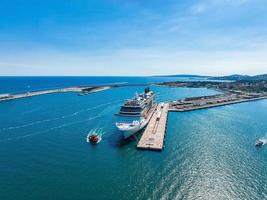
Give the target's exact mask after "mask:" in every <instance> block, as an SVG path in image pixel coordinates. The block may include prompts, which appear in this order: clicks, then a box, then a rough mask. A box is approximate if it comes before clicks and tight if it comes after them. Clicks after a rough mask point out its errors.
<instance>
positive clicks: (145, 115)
mask: <svg viewBox="0 0 267 200" xmlns="http://www.w3.org/2000/svg"><path fill="white" fill-rule="evenodd" d="M154 109H155V94H154V92H153V91H150V89H149V88H146V89H145V92H144V93H142V94H136V95H135V97H133V98H132V99H129V100H127V101H126V102H125V103H124V104H123V105H122V106H121V108H120V111H119V113H118V114H117V115H118V116H119V120H118V122H116V126H117V128H118V129H119V130H120V131H121V132H122V133H123V135H124V138H128V137H130V136H131V135H133V134H134V133H136V132H138V131H140V130H141V129H143V128H144V127H145V126H146V125H147V123H148V122H149V120H150V117H151V115H152V113H153V110H154Z"/></svg>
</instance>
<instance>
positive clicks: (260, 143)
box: [255, 139, 264, 147]
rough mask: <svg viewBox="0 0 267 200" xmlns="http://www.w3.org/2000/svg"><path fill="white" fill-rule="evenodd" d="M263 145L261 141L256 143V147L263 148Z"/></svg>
mask: <svg viewBox="0 0 267 200" xmlns="http://www.w3.org/2000/svg"><path fill="white" fill-rule="evenodd" d="M263 144H264V142H263V141H262V140H261V139H259V140H257V141H256V143H255V146H256V147H261V146H262V145H263Z"/></svg>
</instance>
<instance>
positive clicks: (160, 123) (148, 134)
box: [137, 92, 267, 151]
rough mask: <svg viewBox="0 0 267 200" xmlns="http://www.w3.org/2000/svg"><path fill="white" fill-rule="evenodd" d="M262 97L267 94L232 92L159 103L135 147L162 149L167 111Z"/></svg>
mask: <svg viewBox="0 0 267 200" xmlns="http://www.w3.org/2000/svg"><path fill="white" fill-rule="evenodd" d="M262 99H267V94H265V93H264V94H258V93H254V94H253V93H242V92H232V93H226V94H216V95H210V96H199V97H189V98H185V99H180V100H177V101H172V102H168V103H166V102H165V103H159V104H158V105H157V108H156V110H154V111H153V112H154V113H153V115H152V117H151V119H150V121H149V123H148V125H147V126H146V128H145V130H144V132H143V135H142V136H141V139H140V140H139V142H138V144H137V148H138V149H143V150H152V151H161V150H163V148H164V140H165V135H166V128H167V119H168V112H187V111H194V110H199V109H205V108H212V107H218V106H225V105H231V104H237V103H244V102H250V101H257V100H262Z"/></svg>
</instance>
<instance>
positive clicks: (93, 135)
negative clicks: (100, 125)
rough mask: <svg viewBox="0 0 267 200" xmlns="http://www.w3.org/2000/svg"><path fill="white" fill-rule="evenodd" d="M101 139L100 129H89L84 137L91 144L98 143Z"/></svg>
mask: <svg viewBox="0 0 267 200" xmlns="http://www.w3.org/2000/svg"><path fill="white" fill-rule="evenodd" d="M101 140H102V134H101V133H100V129H98V130H92V131H90V132H89V133H88V135H87V137H86V141H87V142H88V143H91V144H98V143H99V142H101Z"/></svg>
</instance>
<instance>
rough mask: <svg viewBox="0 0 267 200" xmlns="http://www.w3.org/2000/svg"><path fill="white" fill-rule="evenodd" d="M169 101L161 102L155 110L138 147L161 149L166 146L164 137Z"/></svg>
mask: <svg viewBox="0 0 267 200" xmlns="http://www.w3.org/2000/svg"><path fill="white" fill-rule="evenodd" d="M168 109H169V104H168V103H159V104H158V105H157V109H156V110H155V111H154V113H153V115H152V117H151V119H150V121H149V123H148V125H147V127H146V129H145V131H144V133H143V135H142V137H141V139H140V140H139V142H138V144H137V148H138V149H143V150H154V151H161V150H162V149H163V148H164V138H165V134H166V125H167V118H168Z"/></svg>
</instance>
